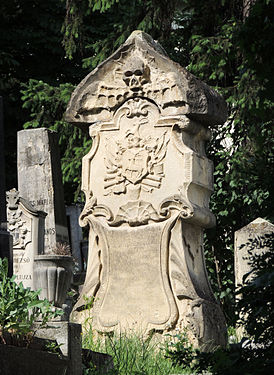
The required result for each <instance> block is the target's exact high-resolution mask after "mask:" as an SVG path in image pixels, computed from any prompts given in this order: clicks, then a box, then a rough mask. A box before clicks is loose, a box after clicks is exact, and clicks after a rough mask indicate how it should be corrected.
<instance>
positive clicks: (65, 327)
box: [35, 322, 82, 375]
mask: <svg viewBox="0 0 274 375" xmlns="http://www.w3.org/2000/svg"><path fill="white" fill-rule="evenodd" d="M81 330H82V329H81V325H80V324H76V323H69V322H49V323H48V327H47V328H42V329H41V328H39V323H37V331H36V333H35V336H36V337H39V338H43V339H49V340H56V341H57V343H58V345H61V346H60V349H61V352H62V354H63V355H64V356H65V357H67V358H68V361H69V364H68V371H67V375H82V342H81Z"/></svg>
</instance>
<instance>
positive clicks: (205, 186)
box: [66, 31, 226, 347]
mask: <svg viewBox="0 0 274 375" xmlns="http://www.w3.org/2000/svg"><path fill="white" fill-rule="evenodd" d="M66 119H67V121H69V122H71V123H73V124H75V125H78V126H80V127H82V128H88V127H89V129H90V135H91V137H92V139H93V144H92V148H91V150H90V152H89V153H88V154H87V155H86V156H85V157H84V158H83V165H82V190H83V191H84V192H85V195H86V204H85V207H84V209H83V211H82V214H81V216H80V223H81V225H82V226H86V225H89V227H90V231H89V259H88V266H87V275H86V279H85V284H84V286H83V289H82V293H81V296H80V298H79V300H78V302H77V304H76V306H75V309H74V313H73V318H74V319H75V320H78V321H83V320H84V319H85V316H86V315H87V313H88V311H87V310H86V306H85V299H84V298H83V297H84V296H85V297H90V298H94V303H93V307H92V311H91V315H92V327H93V329H94V330H96V331H98V332H101V333H102V332H114V331H118V332H119V331H120V332H121V331H127V332H128V331H131V330H134V331H137V332H142V333H144V334H149V333H153V332H157V333H165V332H171V333H172V332H173V331H174V330H175V329H176V328H177V329H179V330H180V329H183V328H184V327H186V328H188V333H189V337H190V339H191V341H192V342H193V343H194V344H195V345H197V346H207V345H216V344H221V345H224V344H225V342H226V328H225V321H224V317H223V314H222V312H221V309H220V307H219V305H218V304H217V302H216V301H215V299H214V296H213V293H212V290H211V287H210V285H209V282H208V278H207V273H206V269H205V263H204V255H203V230H204V228H209V227H212V226H214V225H215V218H214V216H213V214H212V213H211V212H210V210H209V208H208V203H209V198H210V195H211V193H212V190H213V177H212V176H213V165H212V162H211V161H210V160H208V159H207V158H206V155H205V149H204V143H205V141H207V140H209V138H210V130H209V129H208V126H209V125H216V124H222V123H223V122H224V121H225V119H226V106H225V103H224V101H223V99H222V98H221V97H220V96H219V95H218V94H217V93H216V92H215V91H213V90H212V89H211V88H210V87H208V86H207V85H206V84H204V83H202V82H200V81H199V80H198V79H196V78H195V77H194V76H193V75H191V74H190V73H188V72H187V71H186V70H185V69H184V68H182V67H181V66H179V65H178V64H176V63H174V62H173V61H171V60H170V59H169V58H168V56H167V55H166V53H165V51H164V50H163V49H162V47H161V46H160V45H159V44H157V43H156V42H154V41H153V39H152V38H151V37H150V36H149V35H147V34H145V33H143V32H141V31H135V32H133V33H132V34H131V36H130V37H129V38H128V39H127V41H126V42H125V43H124V44H123V45H122V46H121V47H120V48H119V49H118V50H117V51H116V52H115V53H114V54H113V55H112V56H110V57H109V58H108V59H107V60H106V61H104V62H103V63H102V64H101V65H99V66H98V67H97V68H96V69H95V70H94V71H92V72H91V73H90V74H89V75H88V76H87V77H86V78H85V79H84V80H83V81H82V82H81V83H80V84H79V85H78V87H77V88H76V89H75V91H74V93H73V94H72V97H71V100H70V103H69V105H68V108H67V112H66ZM207 347H208V346H207Z"/></svg>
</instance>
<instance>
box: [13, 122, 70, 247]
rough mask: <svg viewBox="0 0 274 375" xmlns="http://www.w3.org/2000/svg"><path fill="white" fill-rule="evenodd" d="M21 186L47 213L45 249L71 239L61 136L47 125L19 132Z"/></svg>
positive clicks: (39, 207) (27, 195) (21, 191)
mask: <svg viewBox="0 0 274 375" xmlns="http://www.w3.org/2000/svg"><path fill="white" fill-rule="evenodd" d="M17 157H18V190H19V192H20V196H23V197H24V198H25V199H27V200H28V201H29V202H30V203H31V204H32V205H33V206H34V207H35V208H36V209H37V210H42V211H45V212H46V213H47V217H46V221H45V253H51V252H52V251H53V249H54V248H55V247H56V243H57V242H67V243H68V242H69V237H68V229H67V220H66V213H65V204H64V192H63V185H62V177H61V166H60V156H59V149H58V136H57V134H56V133H55V132H52V131H50V130H48V129H45V128H39V129H30V130H21V131H20V132H18V156H17Z"/></svg>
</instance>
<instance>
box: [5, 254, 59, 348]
mask: <svg viewBox="0 0 274 375" xmlns="http://www.w3.org/2000/svg"><path fill="white" fill-rule="evenodd" d="M14 280H15V276H13V277H11V278H10V277H8V260H7V258H4V259H1V258H0V338H1V340H2V342H3V343H4V344H5V343H6V337H7V336H10V335H11V337H12V338H14V340H15V341H18V339H21V341H26V342H27V343H29V342H30V341H31V339H32V337H33V336H34V333H35V330H34V323H35V322H36V321H37V320H39V325H40V327H45V326H46V324H47V323H48V321H49V320H51V319H53V318H55V317H56V316H58V315H61V314H62V311H61V310H55V309H54V307H53V305H52V304H51V303H50V302H49V301H48V300H46V299H45V300H40V299H39V293H40V291H31V290H30V289H29V288H27V289H25V288H24V287H23V284H22V283H20V284H17V283H16V282H15V281H14Z"/></svg>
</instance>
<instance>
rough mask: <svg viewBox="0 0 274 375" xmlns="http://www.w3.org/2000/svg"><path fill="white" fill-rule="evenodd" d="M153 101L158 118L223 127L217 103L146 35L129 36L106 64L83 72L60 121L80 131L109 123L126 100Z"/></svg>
mask: <svg viewBox="0 0 274 375" xmlns="http://www.w3.org/2000/svg"><path fill="white" fill-rule="evenodd" d="M134 97H142V98H147V99H149V100H151V101H152V102H154V103H155V104H156V105H157V106H158V109H159V112H160V115H161V116H162V117H174V116H178V115H179V116H180V115H186V116H188V117H189V118H191V119H194V120H196V121H198V122H200V123H203V124H205V125H217V124H223V123H224V122H225V120H226V117H227V109H226V104H225V102H224V100H223V98H222V97H221V96H220V95H219V94H218V93H217V92H216V91H214V90H213V89H212V88H210V87H209V86H207V85H206V84H205V83H203V82H201V81H200V80H198V79H197V78H195V77H194V76H193V75H192V74H191V73H189V72H188V71H187V70H186V69H185V68H182V67H181V66H180V65H179V64H177V63H175V62H173V61H172V60H170V58H169V57H168V56H167V54H166V53H165V51H164V50H163V48H162V47H161V46H160V45H159V44H158V43H156V42H155V41H154V40H153V39H152V38H151V37H150V36H149V35H148V34H146V33H144V32H142V31H134V32H133V33H132V34H131V35H130V37H129V38H128V39H127V40H126V42H125V43H124V44H123V45H122V46H121V47H120V48H118V50H117V51H116V52H114V53H113V54H112V55H111V56H110V57H109V58H108V59H106V60H105V61H104V62H103V63H101V64H100V65H99V66H98V67H97V68H96V69H94V70H93V71H92V72H91V73H89V74H88V75H87V76H86V77H85V78H84V79H83V80H82V82H80V84H79V85H78V86H77V87H76V89H75V90H74V92H73V94H72V97H71V99H70V102H69V105H68V108H67V111H66V115H65V118H66V120H67V121H68V122H71V123H75V125H78V126H80V127H82V128H87V127H88V126H89V125H90V124H92V123H95V122H98V121H110V120H111V119H112V117H113V114H114V112H115V111H116V110H117V108H119V107H120V106H121V105H122V104H123V103H124V102H125V101H126V100H128V99H130V98H134Z"/></svg>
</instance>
